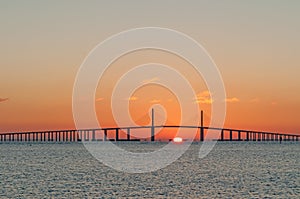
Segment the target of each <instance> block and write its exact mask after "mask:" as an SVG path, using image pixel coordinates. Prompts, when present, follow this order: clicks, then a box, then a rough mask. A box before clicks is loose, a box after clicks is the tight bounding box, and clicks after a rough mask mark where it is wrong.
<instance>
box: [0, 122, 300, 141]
mask: <svg viewBox="0 0 300 199" xmlns="http://www.w3.org/2000/svg"><path fill="white" fill-rule="evenodd" d="M156 128H164V129H178V128H183V129H197V132H198V133H197V134H198V136H196V137H197V139H195V140H196V141H204V139H205V134H207V132H206V131H207V130H209V129H210V130H216V131H219V132H220V134H221V135H220V137H219V138H218V141H280V140H282V141H299V138H300V135H295V134H294V135H293V134H283V133H272V132H262V131H251V130H240V129H228V128H214V127H205V126H176V125H164V126H132V127H112V128H101V129H100V128H99V129H80V130H55V131H38V132H15V133H3V134H0V141H1V142H37V141H38V142H78V141H108V140H110V141H140V140H139V139H136V138H135V137H133V136H131V130H134V129H148V130H150V132H151V136H150V140H149V141H155V133H154V132H155V129H156ZM121 132H123V134H124V133H125V134H126V138H121V137H120V133H121ZM108 133H110V136H108ZM111 134H113V136H111ZM123 137H124V136H123Z"/></svg>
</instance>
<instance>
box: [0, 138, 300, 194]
mask: <svg viewBox="0 0 300 199" xmlns="http://www.w3.org/2000/svg"><path fill="white" fill-rule="evenodd" d="M119 145H122V148H125V149H126V147H128V148H130V149H131V150H132V148H136V149H137V150H138V151H143V150H149V149H150V150H154V149H156V148H160V147H161V146H162V145H163V144H157V143H156V144H151V143H148V144H142V143H127V144H126V143H120V144H119ZM199 147H200V145H199V144H193V145H192V146H191V147H190V149H189V150H188V151H187V152H186V153H185V154H184V155H183V156H182V157H181V158H180V159H178V160H177V161H176V162H174V163H173V164H171V165H169V166H167V167H166V168H163V169H161V170H158V171H155V172H151V173H144V174H128V173H123V172H118V171H115V170H113V169H111V168H109V167H107V166H105V165H103V164H102V163H100V162H98V161H97V160H96V159H94V158H93V157H92V156H91V155H90V154H89V153H88V151H87V150H86V149H85V148H84V146H83V145H82V144H80V143H64V144H55V143H31V144H29V143H19V144H17V143H15V144H13V143H11V144H0V160H1V164H0V198H121V197H126V198H141V197H146V198H300V165H299V163H300V144H298V143H284V144H281V145H280V144H278V143H254V142H249V143H244V142H240V143H218V144H217V145H216V146H215V148H214V149H213V151H212V152H211V153H210V154H209V155H208V156H206V157H205V158H203V159H199V158H198V152H199Z"/></svg>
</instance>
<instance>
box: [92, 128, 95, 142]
mask: <svg viewBox="0 0 300 199" xmlns="http://www.w3.org/2000/svg"><path fill="white" fill-rule="evenodd" d="M92 141H96V134H95V130H92Z"/></svg>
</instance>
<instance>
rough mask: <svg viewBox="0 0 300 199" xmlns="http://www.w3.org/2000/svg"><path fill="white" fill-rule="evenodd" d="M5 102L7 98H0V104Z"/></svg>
mask: <svg viewBox="0 0 300 199" xmlns="http://www.w3.org/2000/svg"><path fill="white" fill-rule="evenodd" d="M7 100H8V98H0V102H5V101H7Z"/></svg>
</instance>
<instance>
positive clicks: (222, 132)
mask: <svg viewBox="0 0 300 199" xmlns="http://www.w3.org/2000/svg"><path fill="white" fill-rule="evenodd" d="M221 141H224V130H223V129H222V130H221Z"/></svg>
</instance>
